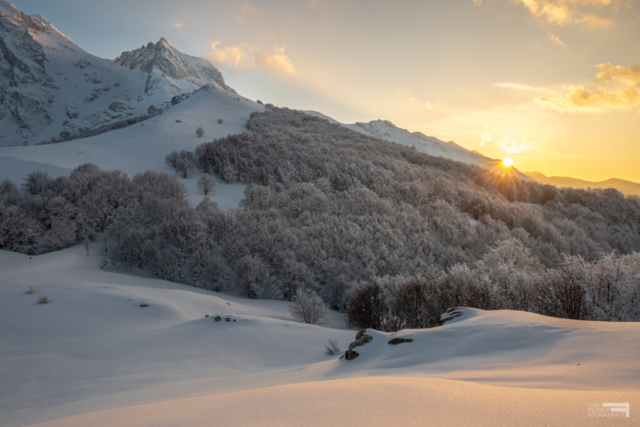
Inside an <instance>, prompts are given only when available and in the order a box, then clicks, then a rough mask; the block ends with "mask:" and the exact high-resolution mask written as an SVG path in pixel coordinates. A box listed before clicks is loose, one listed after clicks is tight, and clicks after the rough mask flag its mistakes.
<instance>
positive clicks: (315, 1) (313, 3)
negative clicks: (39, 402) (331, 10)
mask: <svg viewBox="0 0 640 427" xmlns="http://www.w3.org/2000/svg"><path fill="white" fill-rule="evenodd" d="M319 4H320V0H309V3H307V7H309V8H311V7H316V6H318V5H319Z"/></svg>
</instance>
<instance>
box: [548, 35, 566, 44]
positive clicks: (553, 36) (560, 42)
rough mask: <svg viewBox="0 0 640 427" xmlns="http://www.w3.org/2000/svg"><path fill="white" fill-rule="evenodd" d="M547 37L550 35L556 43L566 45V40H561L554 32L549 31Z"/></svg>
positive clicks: (550, 38)
mask: <svg viewBox="0 0 640 427" xmlns="http://www.w3.org/2000/svg"><path fill="white" fill-rule="evenodd" d="M547 37H549V40H551V41H552V42H554V43H555V44H558V45H560V46H566V45H565V44H564V42H563V41H562V40H560V37H558V36H556V35H555V34H553V33H547Z"/></svg>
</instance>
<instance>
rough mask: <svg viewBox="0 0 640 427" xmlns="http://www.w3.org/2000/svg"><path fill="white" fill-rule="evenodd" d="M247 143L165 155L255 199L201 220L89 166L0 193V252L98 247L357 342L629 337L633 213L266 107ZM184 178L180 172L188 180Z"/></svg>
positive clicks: (143, 187)
mask: <svg viewBox="0 0 640 427" xmlns="http://www.w3.org/2000/svg"><path fill="white" fill-rule="evenodd" d="M267 107H268V108H267V110H266V111H265V112H264V113H254V114H253V115H252V116H251V119H250V120H249V122H248V124H247V128H248V130H247V132H245V133H243V134H239V135H231V136H228V137H226V138H222V139H218V140H215V141H213V142H208V143H204V144H202V145H201V146H199V147H198V148H197V149H196V151H195V153H187V152H181V153H168V164H171V165H173V166H176V169H177V170H178V173H179V175H180V176H187V174H189V173H191V171H192V169H194V168H195V169H198V170H199V172H197V173H207V174H211V175H213V174H216V175H217V176H219V177H220V178H222V179H223V180H224V181H226V182H243V183H247V184H250V185H249V187H248V188H247V190H246V193H245V194H246V198H245V200H244V201H243V202H242V203H241V207H240V208H239V209H235V210H231V211H229V212H222V211H220V210H218V209H217V207H216V205H215V203H213V202H211V201H210V200H209V199H207V198H205V200H204V201H203V202H202V203H201V204H200V205H199V206H198V207H197V208H195V209H193V208H191V207H190V206H189V204H188V201H187V192H186V190H185V188H184V187H183V186H182V184H180V183H179V182H178V181H176V180H175V179H174V178H173V177H171V176H169V175H166V174H161V173H157V172H146V173H144V174H140V175H136V176H134V177H133V178H129V177H127V176H126V175H124V174H122V173H120V172H118V171H101V170H99V169H98V168H97V167H96V166H94V165H90V164H86V165H83V166H81V167H79V168H78V169H76V170H75V171H74V172H73V173H72V174H71V175H70V176H69V177H59V178H55V179H53V178H50V177H49V176H48V175H46V174H45V173H32V174H31V175H29V177H28V178H27V179H26V181H25V182H24V183H23V184H22V187H21V188H20V189H19V188H18V187H17V186H16V184H14V183H12V182H9V181H7V180H5V181H3V182H2V183H1V184H0V248H4V249H9V250H13V251H19V252H25V253H43V252H49V251H54V250H59V249H62V248H65V247H68V246H71V245H73V244H76V243H78V242H81V241H83V240H85V239H92V240H98V241H100V242H105V243H104V244H105V248H106V249H107V251H108V255H109V257H110V258H111V260H112V262H114V263H116V264H117V265H120V266H122V267H125V268H141V269H144V270H147V271H149V272H150V273H152V274H154V275H155V276H157V277H160V278H163V279H167V280H172V281H176V282H182V283H187V284H191V285H194V286H199V287H204V288H207V289H212V290H224V291H227V292H238V293H240V294H242V295H245V296H247V297H249V298H281V299H287V300H288V299H291V298H293V296H294V295H296V292H297V290H298V289H306V290H310V291H315V292H316V293H317V294H318V295H320V296H321V297H322V298H323V299H324V301H325V303H326V304H327V305H328V306H330V307H331V308H334V309H339V310H344V311H346V313H347V315H348V318H349V321H350V322H351V323H352V324H353V325H354V326H358V327H374V328H377V329H385V330H397V329H399V328H402V327H404V326H407V327H424V326H428V325H430V324H432V323H433V322H434V320H435V319H437V318H438V316H439V315H440V314H441V313H442V312H444V311H445V310H447V309H448V308H450V307H454V306H471V307H477V308H482V309H515V310H526V311H532V312H537V313H542V314H547V315H551V316H557V317H566V318H572V319H594V320H640V254H638V253H637V251H640V199H639V198H637V197H624V196H623V195H622V194H621V193H619V192H618V191H616V190H589V191H587V190H574V189H558V188H555V187H551V186H544V185H540V184H536V183H533V182H530V181H523V180H521V179H520V178H518V176H516V175H515V174H514V173H513V172H512V171H511V170H510V169H506V168H505V169H500V170H496V171H488V170H486V169H482V168H479V167H476V166H470V165H466V164H462V163H458V162H454V161H451V160H447V159H444V158H437V157H432V156H428V155H426V154H422V153H418V152H416V151H415V150H413V149H410V148H407V147H403V146H400V145H396V144H393V143H390V142H386V141H382V140H379V139H376V138H373V137H369V136H365V135H363V134H360V133H357V132H354V131H351V130H349V129H345V128H343V127H341V126H339V125H334V124H331V123H329V122H328V121H326V120H323V119H320V118H315V117H312V116H309V115H306V114H304V113H301V112H297V111H293V110H288V109H278V108H275V107H273V106H267ZM185 165H186V166H185Z"/></svg>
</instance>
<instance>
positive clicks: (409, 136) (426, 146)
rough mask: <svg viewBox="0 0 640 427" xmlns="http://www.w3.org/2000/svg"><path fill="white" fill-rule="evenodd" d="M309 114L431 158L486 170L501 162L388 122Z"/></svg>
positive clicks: (313, 112) (453, 143) (451, 142)
mask: <svg viewBox="0 0 640 427" xmlns="http://www.w3.org/2000/svg"><path fill="white" fill-rule="evenodd" d="M307 113H308V114H311V115H313V116H316V117H321V118H323V119H327V120H329V121H330V122H332V123H336V124H340V125H342V126H344V127H347V128H349V129H352V130H355V131H356V132H360V133H364V134H365V135H370V136H375V137H376V138H380V139H384V140H386V141H390V142H395V143H396V144H400V145H406V146H407V147H415V148H416V150H418V151H419V152H421V153H426V154H429V155H431V156H436V157H446V158H447V159H452V160H456V161H459V162H463V163H468V164H474V165H478V166H482V167H485V168H491V167H494V166H495V165H496V163H497V162H499V161H497V160H493V159H490V158H488V157H485V156H483V155H481V154H479V153H475V152H472V151H469V150H467V149H465V148H463V147H461V146H459V145H458V144H456V143H455V142H453V141H450V142H444V141H441V140H439V139H438V138H434V137H432V136H427V135H425V134H423V133H421V132H409V131H408V130H406V129H402V128H399V127H397V126H396V125H394V124H393V123H391V122H390V121H388V120H373V121H371V122H369V123H354V124H343V123H339V122H337V121H336V120H334V119H332V118H330V117H327V116H325V115H323V114H322V113H318V112H316V111H307Z"/></svg>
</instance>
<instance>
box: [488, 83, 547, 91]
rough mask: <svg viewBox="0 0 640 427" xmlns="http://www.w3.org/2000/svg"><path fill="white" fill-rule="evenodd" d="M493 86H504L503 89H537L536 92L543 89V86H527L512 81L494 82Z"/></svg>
mask: <svg viewBox="0 0 640 427" xmlns="http://www.w3.org/2000/svg"><path fill="white" fill-rule="evenodd" d="M493 86H495V87H500V88H504V89H516V90H526V91H537V92H538V91H541V90H544V88H540V87H535V86H529V85H525V84H522V83H513V82H503V83H494V84H493Z"/></svg>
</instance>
